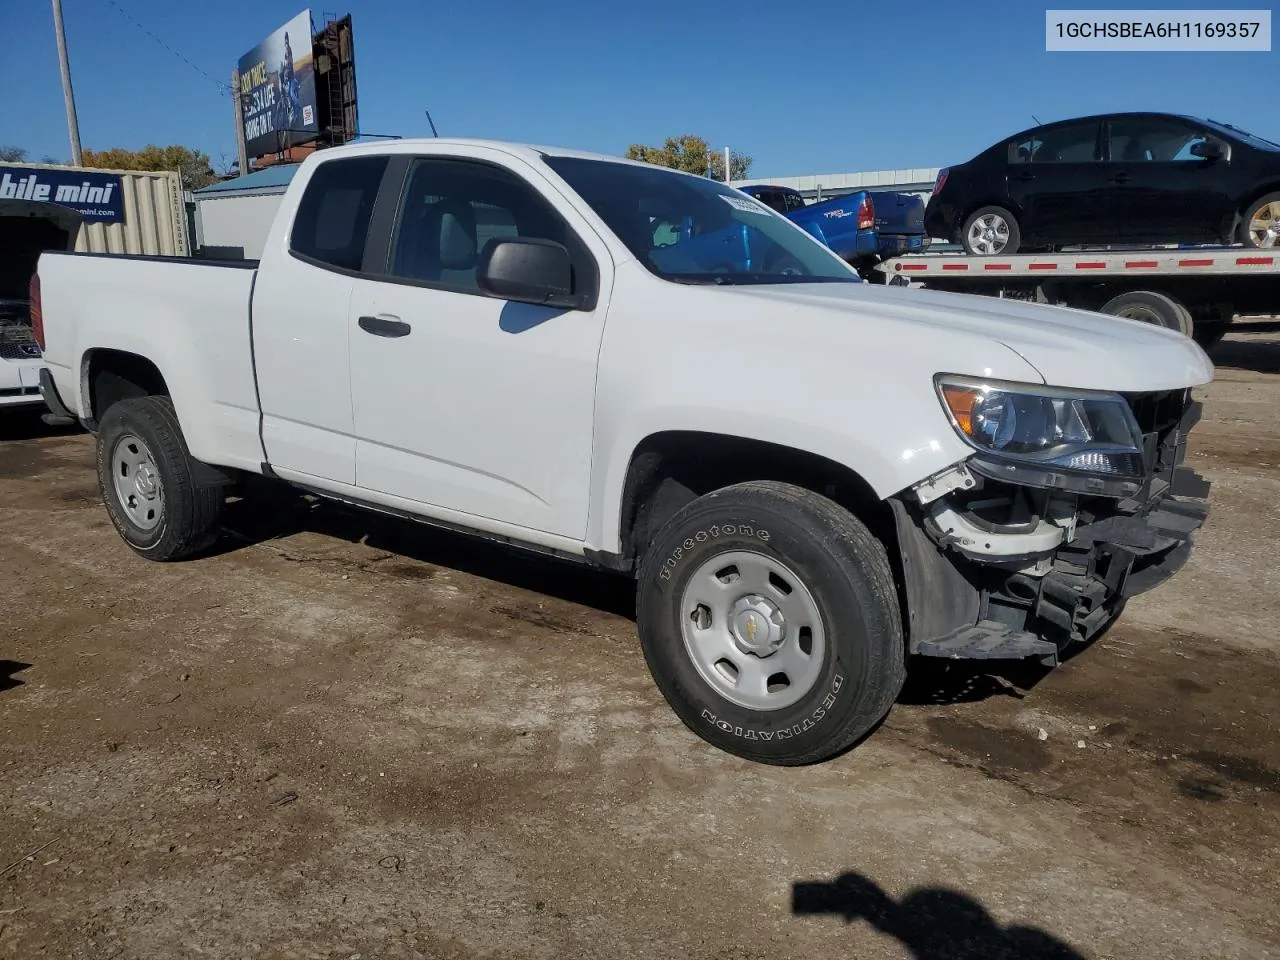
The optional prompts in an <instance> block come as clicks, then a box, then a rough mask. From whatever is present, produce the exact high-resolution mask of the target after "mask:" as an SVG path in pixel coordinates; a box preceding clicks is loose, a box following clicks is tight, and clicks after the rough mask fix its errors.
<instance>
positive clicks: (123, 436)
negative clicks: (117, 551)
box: [97, 396, 226, 561]
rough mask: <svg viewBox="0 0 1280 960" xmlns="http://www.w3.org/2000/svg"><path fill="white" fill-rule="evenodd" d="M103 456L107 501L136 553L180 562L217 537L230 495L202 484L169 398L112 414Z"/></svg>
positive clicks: (128, 404) (119, 407)
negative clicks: (224, 506) (227, 495)
mask: <svg viewBox="0 0 1280 960" xmlns="http://www.w3.org/2000/svg"><path fill="white" fill-rule="evenodd" d="M97 458H98V486H99V489H100V491H101V493H102V502H103V503H104V504H105V505H106V507H107V514H108V515H109V516H110V517H111V522H112V524H113V525H114V526H115V528H116V531H117V532H118V533H119V534H120V536H121V538H122V539H123V540H124V542H125V543H127V544H128V545H129V546H130V547H131V548H132V549H133V550H134V552H135V553H137V554H139V555H140V556H143V557H146V558H147V559H148V560H160V561H163V560H180V559H182V558H184V557H188V556H191V555H192V554H194V553H198V552H199V551H201V550H203V549H205V548H206V547H208V546H209V545H210V544H212V543H213V542H214V541H215V540H216V539H217V538H218V533H219V532H220V529H221V519H222V509H223V505H224V503H225V500H226V498H225V495H224V494H225V491H224V489H223V487H222V486H220V485H219V484H216V483H210V482H208V481H201V480H200V479H198V471H197V469H196V467H197V464H196V461H195V460H194V459H193V458H192V456H191V452H190V451H189V450H188V449H187V443H186V440H185V439H183V436H182V428H181V427H180V426H179V425H178V417H177V415H176V414H175V413H174V410H173V403H172V401H170V399H169V398H168V397H160V396H151V397H137V398H133V399H129V400H121V401H120V402H118V403H115V404H112V405H111V406H110V407H109V408H107V412H106V413H105V414H104V415H103V417H102V422H101V424H100V425H99V428H98V446H97Z"/></svg>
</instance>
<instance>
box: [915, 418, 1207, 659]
mask: <svg viewBox="0 0 1280 960" xmlns="http://www.w3.org/2000/svg"><path fill="white" fill-rule="evenodd" d="M1175 413H1176V415H1175V416H1173V417H1172V418H1171V419H1168V420H1167V422H1166V421H1162V422H1160V423H1156V424H1154V425H1153V426H1152V429H1151V431H1150V433H1149V434H1147V435H1145V445H1146V449H1145V450H1144V455H1145V461H1146V465H1147V468H1148V472H1147V475H1146V477H1145V478H1144V479H1143V481H1141V482H1140V483H1136V484H1126V485H1125V487H1124V488H1123V489H1119V488H1115V489H1109V490H1108V491H1107V493H1108V494H1110V496H1107V495H1099V493H1098V491H1097V488H1096V487H1095V488H1094V489H1093V490H1090V491H1089V492H1088V493H1086V492H1085V490H1084V489H1077V490H1075V491H1072V492H1070V493H1066V492H1065V490H1064V487H1065V488H1066V490H1070V489H1071V485H1070V484H1064V483H1063V482H1062V479H1061V478H1059V477H1051V478H1050V477H1040V476H1039V475H1036V474H1031V475H1029V476H1025V477H1023V478H1021V479H1026V480H1028V481H1030V482H1029V483H1027V484H1025V485H1019V484H1016V482H1014V481H1013V477H1012V476H1010V475H1009V474H1006V475H1005V476H1003V477H1001V479H1000V480H999V481H992V480H990V479H989V478H988V479H985V480H984V481H983V482H984V483H987V484H990V483H993V482H994V483H995V484H996V486H998V487H1001V488H1003V489H1005V490H1010V489H1017V488H1018V487H1021V488H1022V489H1023V490H1026V489H1028V488H1034V489H1035V490H1036V491H1037V492H1038V493H1037V495H1038V496H1041V497H1044V498H1046V503H1047V504H1052V503H1055V502H1056V503H1058V504H1061V502H1062V497H1063V496H1064V495H1065V496H1067V497H1069V498H1070V499H1071V501H1072V502H1073V505H1074V512H1075V523H1074V525H1073V527H1072V528H1071V530H1070V532H1069V533H1067V534H1065V535H1064V536H1063V538H1062V542H1061V543H1060V544H1058V545H1057V546H1055V547H1054V549H1053V550H1052V551H1051V552H1049V553H1046V554H1040V555H1038V556H1032V557H1022V558H1016V560H1015V561H1014V562H1007V561H1006V562H1003V563H1001V562H998V561H997V558H986V560H987V562H983V560H982V559H979V558H975V556H974V555H973V553H972V550H971V548H970V550H968V551H966V549H965V546H964V545H963V544H959V543H956V542H955V538H954V537H948V536H945V535H941V536H940V535H939V531H938V530H937V529H936V525H931V524H930V522H929V520H928V518H927V515H926V514H925V513H922V512H920V511H919V510H918V509H917V508H915V507H914V505H912V504H909V503H906V502H903V501H900V500H895V501H894V507H895V514H896V516H897V518H898V532H899V543H900V546H901V547H902V560H903V567H902V574H903V582H904V588H905V590H906V593H907V601H908V608H909V610H910V618H909V624H908V636H909V645H910V649H911V652H913V653H917V654H920V655H924V656H937V657H949V658H961V659H993V658H999V659H1016V658H1022V657H1029V656H1035V657H1039V658H1041V660H1042V661H1043V662H1045V663H1047V664H1050V665H1052V664H1056V663H1057V662H1058V661H1059V658H1060V656H1061V654H1062V653H1063V651H1064V650H1066V648H1067V647H1070V646H1073V645H1075V644H1078V643H1083V642H1087V641H1089V640H1091V639H1093V638H1094V637H1096V636H1097V635H1098V634H1099V632H1100V631H1102V630H1103V629H1104V628H1106V627H1107V626H1108V625H1109V624H1110V623H1111V622H1112V621H1114V620H1115V618H1116V617H1117V616H1118V615H1119V613H1120V611H1121V609H1122V608H1123V606H1124V603H1125V601H1126V600H1127V599H1128V598H1130V597H1133V596H1136V595H1138V594H1140V593H1145V592H1146V591H1148V590H1152V589H1154V588H1156V587H1158V586H1159V585H1161V584H1162V583H1164V582H1166V581H1167V580H1168V579H1169V578H1171V577H1172V576H1173V575H1174V574H1176V573H1177V572H1178V570H1180V569H1181V568H1182V567H1183V565H1184V564H1185V563H1186V562H1187V559H1188V558H1189V556H1190V553H1191V549H1192V546H1193V544H1194V541H1195V535H1196V532H1197V531H1198V530H1199V529H1200V528H1201V527H1202V526H1203V524H1204V522H1205V520H1206V519H1207V518H1208V514H1209V504H1208V501H1207V497H1208V492H1209V483H1208V482H1207V481H1205V480H1204V478H1202V477H1200V476H1199V475H1198V474H1196V473H1195V472H1194V471H1192V470H1190V469H1188V468H1186V467H1184V466H1182V462H1183V460H1184V459H1185V456H1186V438H1187V432H1188V431H1189V430H1190V428H1191V427H1192V426H1193V425H1194V424H1195V423H1196V422H1197V421H1198V420H1199V417H1200V405H1199V404H1198V403H1192V402H1191V401H1190V397H1189V395H1188V396H1185V397H1184V398H1183V403H1182V404H1181V405H1180V407H1179V408H1178V409H1177V410H1176V411H1175ZM975 472H976V471H975ZM1046 480H1047V481H1048V482H1045V481H1046ZM1090 494H1092V495H1090ZM931 495H932V494H931ZM936 507H937V504H936V503H935V505H934V509H936ZM926 531H928V532H926Z"/></svg>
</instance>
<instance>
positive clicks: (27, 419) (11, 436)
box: [0, 407, 84, 443]
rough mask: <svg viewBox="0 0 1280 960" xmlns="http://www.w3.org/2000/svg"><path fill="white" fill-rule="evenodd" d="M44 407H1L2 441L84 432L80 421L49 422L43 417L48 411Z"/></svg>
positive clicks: (0, 433) (0, 426)
mask: <svg viewBox="0 0 1280 960" xmlns="http://www.w3.org/2000/svg"><path fill="white" fill-rule="evenodd" d="M48 412H49V411H48V410H46V409H45V408H44V407H12V408H10V409H8V410H6V409H4V408H3V407H0V443H2V442H4V441H8V440H38V439H40V438H41V437H59V436H67V435H70V434H73V433H83V432H84V430H83V428H82V427H81V426H80V424H78V423H69V424H65V425H63V424H48V423H45V422H44V420H43V419H41V417H42V415H43V414H46V413H48Z"/></svg>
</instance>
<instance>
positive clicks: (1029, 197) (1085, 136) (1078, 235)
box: [1007, 120, 1107, 245]
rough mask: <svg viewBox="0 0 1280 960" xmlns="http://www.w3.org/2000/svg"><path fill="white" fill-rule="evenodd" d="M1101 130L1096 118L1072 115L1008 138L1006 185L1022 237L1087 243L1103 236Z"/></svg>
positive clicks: (1104, 190) (1026, 239)
mask: <svg viewBox="0 0 1280 960" xmlns="http://www.w3.org/2000/svg"><path fill="white" fill-rule="evenodd" d="M1100 131H1101V124H1100V123H1099V122H1097V121H1093V120H1086V121H1071V122H1068V123H1060V124H1054V125H1052V126H1045V127H1039V128H1038V129H1036V130H1035V131H1033V132H1032V133H1030V134H1028V135H1026V136H1024V137H1023V138H1022V139H1021V140H1017V141H1013V142H1011V143H1010V144H1009V162H1008V173H1007V183H1008V191H1009V197H1010V199H1012V200H1013V202H1014V203H1015V204H1016V205H1017V206H1018V207H1020V208H1021V210H1022V218H1021V220H1020V222H1019V225H1020V226H1021V228H1022V236H1023V240H1024V241H1031V242H1035V243H1041V244H1055V245H1057V244H1073V243H1090V242H1095V241H1096V240H1097V239H1099V238H1101V237H1103V236H1105V234H1106V230H1105V227H1104V226H1103V225H1102V224H1100V223H1099V220H1100V219H1102V218H1104V217H1105V213H1106V206H1107V196H1106V192H1107V183H1106V181H1105V178H1104V171H1103V166H1102V163H1101V143H1100V138H1101V134H1100Z"/></svg>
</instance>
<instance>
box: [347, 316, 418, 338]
mask: <svg viewBox="0 0 1280 960" xmlns="http://www.w3.org/2000/svg"><path fill="white" fill-rule="evenodd" d="M356 322H357V323H359V324H360V329H361V330H363V331H364V332H365V333H372V334H373V335H374V336H375V337H407V336H408V335H409V333H410V331H411V330H413V327H411V326H409V324H407V323H405V322H404V321H403V320H400V319H399V318H397V317H361V318H360V319H359V320H358V321H356Z"/></svg>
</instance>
